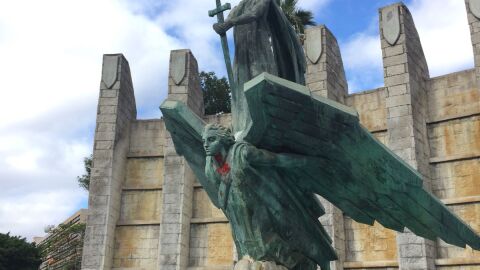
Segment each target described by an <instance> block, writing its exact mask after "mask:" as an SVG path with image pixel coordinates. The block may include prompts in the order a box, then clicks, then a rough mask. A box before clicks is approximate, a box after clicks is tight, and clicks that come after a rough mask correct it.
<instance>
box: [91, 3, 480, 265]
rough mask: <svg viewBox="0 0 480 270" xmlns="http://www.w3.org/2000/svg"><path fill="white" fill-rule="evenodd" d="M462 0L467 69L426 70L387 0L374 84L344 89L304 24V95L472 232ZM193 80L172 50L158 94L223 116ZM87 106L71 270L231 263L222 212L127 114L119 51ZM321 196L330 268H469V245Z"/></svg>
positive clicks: (165, 141)
mask: <svg viewBox="0 0 480 270" xmlns="http://www.w3.org/2000/svg"><path fill="white" fill-rule="evenodd" d="M470 2H480V1H479V0H466V8H467V13H468V20H469V27H470V30H471V33H472V46H473V50H474V53H475V68H474V69H471V70H465V71H460V72H456V73H452V74H447V75H444V76H440V77H436V78H430V77H429V74H428V67H427V64H426V61H425V58H424V56H423V51H422V47H421V43H420V38H419V35H418V33H417V31H416V29H415V25H414V22H413V18H412V17H411V15H410V13H409V11H408V8H407V7H406V6H404V5H403V4H402V3H398V4H394V5H390V6H387V7H385V8H382V9H380V11H379V17H380V20H379V21H380V33H381V34H380V41H379V42H381V43H382V54H383V65H384V80H385V86H384V87H381V88H378V89H373V90H367V91H364V92H359V93H355V94H350V95H349V94H348V86H347V83H346V78H345V72H344V70H343V64H342V62H343V61H342V58H341V54H340V49H339V47H338V44H337V41H336V39H335V37H334V35H333V34H332V33H331V31H329V30H328V28H327V27H325V26H318V27H313V28H310V29H309V30H308V31H307V38H306V43H305V46H306V54H307V64H308V69H307V78H306V81H307V87H309V89H310V90H311V92H312V94H313V95H321V96H324V97H327V98H330V99H333V100H335V101H338V102H341V103H343V104H346V105H348V106H351V107H353V108H355V109H356V110H357V111H358V113H359V117H360V121H361V123H362V124H363V125H364V126H365V127H366V128H367V129H368V130H369V131H370V132H372V133H373V134H374V135H375V137H376V138H377V139H378V140H379V141H380V142H382V143H383V144H385V145H386V146H388V147H389V148H390V149H392V150H393V151H394V152H396V153H397V154H398V155H399V156H400V157H402V158H403V159H404V160H405V161H406V162H408V163H409V164H410V165H412V166H413V167H415V168H418V169H419V171H420V172H421V173H422V175H423V176H424V179H425V181H424V182H425V188H427V189H428V190H431V192H432V193H433V194H435V195H436V196H437V197H438V198H439V199H441V200H442V201H443V202H444V203H446V204H447V205H448V207H449V208H451V209H452V210H453V211H454V212H455V213H457V214H458V215H459V216H460V217H461V218H463V219H464V220H465V221H466V222H467V223H468V224H470V225H471V226H472V227H473V228H474V229H475V230H476V231H477V232H480V89H479V85H480V84H479V83H480V76H479V75H478V74H480V72H479V67H480V49H479V48H477V45H478V44H480V35H479V34H478V33H480V20H479V19H478V18H479V17H477V16H476V15H474V14H475V12H476V10H475V8H471V6H472V5H471V4H470ZM474 4H475V3H474ZM473 6H474V7H476V6H478V7H480V5H473ZM478 13H479V14H478V16H480V10H479V12H478ZM465 27H467V26H465ZM308 46H310V47H308ZM312 46H313V47H312ZM315 46H317V47H315ZM318 46H319V48H318ZM478 46H480V45H478ZM307 47H308V48H307ZM113 71H115V72H113ZM198 80H199V78H198V67H197V62H196V60H195V58H194V56H193V55H192V53H191V52H190V51H188V50H176V51H172V53H171V58H170V73H169V80H168V86H169V93H168V94H169V98H172V99H177V100H182V101H184V102H185V103H186V104H187V105H188V106H189V107H190V108H191V109H192V110H193V111H194V112H195V113H197V114H198V115H199V116H201V117H203V118H204V119H205V120H206V121H207V122H217V123H222V124H224V125H227V126H228V125H229V123H230V115H229V114H223V115H217V116H208V117H205V116H203V102H202V99H203V98H202V93H201V91H200V88H199V81H198ZM98 108H99V109H98V116H97V128H96V133H95V147H94V165H93V170H92V184H91V189H90V198H89V214H88V218H87V233H86V239H85V246H84V257H83V264H82V269H85V270H87V269H88V270H90V269H116V270H127V269H157V270H160V269H161V270H170V269H172V270H173V269H175V270H227V269H232V264H233V262H234V261H235V260H238V258H236V257H235V254H236V252H235V246H234V244H233V240H232V236H231V230H230V226H229V224H228V221H227V219H226V218H225V216H224V215H223V213H222V212H221V211H220V210H218V209H216V208H215V207H214V206H213V205H212V203H211V202H210V200H209V199H208V197H207V195H206V193H205V191H204V190H203V188H202V186H201V185H200V184H199V183H198V182H197V181H196V180H195V177H194V176H193V174H192V172H191V170H190V169H189V167H188V165H187V164H186V163H185V161H184V159H183V158H181V157H179V156H178V155H177V154H176V152H175V149H174V147H173V144H172V141H171V138H170V136H169V134H168V132H167V131H166V130H165V127H164V123H163V120H162V119H153V120H137V119H136V116H135V115H136V113H135V101H134V97H133V88H132V85H131V79H130V74H129V69H128V63H127V61H126V60H125V58H124V57H123V56H121V55H105V56H104V65H103V72H102V82H101V90H100V100H99V107H98ZM321 200H322V202H323V203H324V205H325V208H326V214H325V215H324V216H322V217H321V218H320V221H321V222H322V224H323V225H324V226H325V228H326V230H327V232H328V233H329V234H330V235H331V236H332V239H333V246H334V247H335V249H336V251H337V253H338V254H339V261H337V262H334V263H332V269H337V270H340V269H442V270H447V269H448V270H457V269H458V270H460V269H462V270H463V269H469V270H470V269H480V252H476V251H472V249H470V248H468V247H467V249H462V248H457V247H453V246H451V245H448V244H446V243H444V242H443V241H435V242H432V241H426V240H424V239H422V238H419V237H416V236H414V235H412V234H411V233H408V232H406V233H402V234H400V233H396V232H394V231H391V230H389V229H385V228H384V227H382V226H381V225H380V224H377V223H375V226H368V225H363V224H359V223H356V222H355V221H353V220H352V219H350V218H348V217H345V216H344V215H343V214H342V212H341V211H340V210H339V209H337V208H336V207H334V206H333V205H331V204H330V203H328V202H327V201H325V200H324V199H321Z"/></svg>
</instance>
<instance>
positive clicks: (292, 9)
mask: <svg viewBox="0 0 480 270" xmlns="http://www.w3.org/2000/svg"><path fill="white" fill-rule="evenodd" d="M277 3H278V5H279V6H280V8H281V9H282V11H283V13H284V14H285V16H286V17H287V19H288V20H289V21H290V23H291V24H292V26H293V28H294V29H295V32H297V33H298V34H300V35H303V34H304V33H305V26H307V25H315V21H314V20H313V13H312V12H311V11H308V10H304V9H301V8H298V7H297V4H298V0H277Z"/></svg>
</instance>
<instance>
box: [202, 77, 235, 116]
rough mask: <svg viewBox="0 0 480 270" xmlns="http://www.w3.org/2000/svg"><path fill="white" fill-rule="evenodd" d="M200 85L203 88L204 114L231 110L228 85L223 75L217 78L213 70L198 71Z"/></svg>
mask: <svg viewBox="0 0 480 270" xmlns="http://www.w3.org/2000/svg"><path fill="white" fill-rule="evenodd" d="M200 87H201V88H202V90H203V101H204V103H205V114H206V115H213V114H217V113H229V112H230V111H231V95H230V85H229V84H228V81H227V79H226V78H225V77H223V78H221V79H219V78H217V75H215V72H204V71H202V72H200Z"/></svg>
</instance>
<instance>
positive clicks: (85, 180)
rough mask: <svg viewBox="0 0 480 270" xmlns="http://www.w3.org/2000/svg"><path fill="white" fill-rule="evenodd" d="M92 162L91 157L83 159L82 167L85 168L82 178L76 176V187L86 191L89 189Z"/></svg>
mask: <svg viewBox="0 0 480 270" xmlns="http://www.w3.org/2000/svg"><path fill="white" fill-rule="evenodd" d="M92 160H93V155H90V156H89V157H85V158H84V159H83V165H84V166H85V174H83V175H82V176H77V181H78V185H79V186H80V187H81V188H83V189H85V190H86V191H88V190H89V187H90V174H91V172H92Z"/></svg>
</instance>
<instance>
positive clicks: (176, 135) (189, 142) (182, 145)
mask: <svg viewBox="0 0 480 270" xmlns="http://www.w3.org/2000/svg"><path fill="white" fill-rule="evenodd" d="M160 110H161V111H162V114H163V119H164V121H165V127H166V128H167V130H168V131H169V132H170V136H171V137H172V140H173V144H174V146H175V150H176V151H177V153H178V154H179V155H181V156H183V157H184V158H185V159H186V160H187V162H188V165H189V166H190V168H191V169H192V171H193V173H194V174H195V176H196V177H197V179H198V181H199V182H200V183H201V184H202V186H203V187H204V190H205V191H206V192H207V194H208V195H209V197H210V199H211V200H212V203H213V204H214V205H215V206H216V207H218V208H220V206H219V203H218V200H217V194H213V193H212V192H213V191H214V190H217V186H218V183H213V182H212V180H209V179H208V178H207V177H206V175H205V160H206V154H205V150H204V149H203V142H202V132H203V128H204V127H205V122H204V121H203V120H202V119H201V118H200V117H198V116H197V115H196V114H195V113H193V112H192V111H191V110H190V109H189V108H188V107H187V106H186V105H185V104H184V103H183V102H180V101H174V100H168V99H167V100H166V101H164V102H163V103H162V105H161V106H160ZM210 193H211V194H210Z"/></svg>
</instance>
